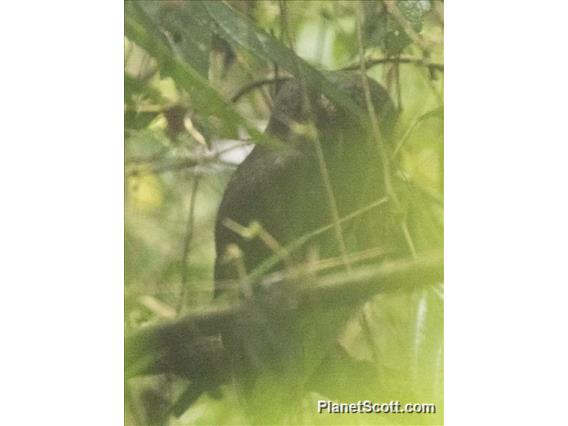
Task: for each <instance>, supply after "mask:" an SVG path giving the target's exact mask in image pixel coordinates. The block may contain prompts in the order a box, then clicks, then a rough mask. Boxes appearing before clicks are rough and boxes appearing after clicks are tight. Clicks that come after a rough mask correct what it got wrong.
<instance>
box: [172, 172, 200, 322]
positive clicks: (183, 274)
mask: <svg viewBox="0 0 568 426" xmlns="http://www.w3.org/2000/svg"><path fill="white" fill-rule="evenodd" d="M198 188H199V175H196V176H195V177H194V178H193V186H192V188H191V197H190V200H189V217H188V218H187V229H186V232H185V237H184V240H183V253H182V257H181V286H180V292H179V296H178V301H177V306H176V313H177V314H178V315H179V314H180V312H181V310H182V309H183V304H184V301H185V295H186V291H187V281H188V274H187V264H188V258H189V245H190V243H191V239H192V237H193V230H194V219H195V199H196V197H197V189H198Z"/></svg>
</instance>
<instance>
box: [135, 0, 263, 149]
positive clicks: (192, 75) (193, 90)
mask: <svg viewBox="0 0 568 426" xmlns="http://www.w3.org/2000/svg"><path fill="white" fill-rule="evenodd" d="M125 11H126V15H125V23H124V29H125V33H126V36H127V37H128V38H129V39H130V40H132V41H133V42H135V43H137V44H138V45H139V46H140V47H142V48H143V49H145V50H146V51H147V52H148V54H150V55H151V56H152V57H154V59H155V60H156V61H157V62H158V64H159V66H160V70H161V72H162V73H163V74H164V75H167V76H169V77H171V78H172V79H173V80H174V81H175V83H176V85H177V86H178V87H179V88H180V89H183V90H185V91H186V92H187V93H188V94H189V95H190V97H191V100H192V102H193V104H194V107H195V109H196V110H198V111H200V112H201V113H203V114H209V115H213V116H216V117H219V118H220V119H221V120H222V123H223V125H224V126H225V128H224V132H223V134H224V135H234V134H235V133H236V125H241V126H243V127H244V128H245V129H246V130H247V132H248V133H249V135H250V136H251V138H252V139H253V140H254V141H255V142H264V143H272V144H274V141H272V140H271V139H269V138H267V137H266V136H264V135H263V134H262V133H261V132H259V131H258V130H257V129H256V128H255V127H253V126H252V125H251V124H249V123H248V122H247V121H246V120H245V119H244V118H243V117H242V116H241V115H240V114H239V113H238V112H237V111H235V109H234V108H233V106H232V105H231V104H230V103H228V102H227V101H226V100H225V99H224V98H223V97H222V96H221V95H220V94H219V93H217V91H216V90H215V89H213V88H212V87H211V86H209V84H208V82H207V80H206V79H205V78H203V77H202V76H201V75H200V74H199V72H198V71H197V70H195V69H194V68H193V67H192V66H191V65H190V64H187V63H184V62H183V61H182V60H180V59H178V58H176V57H175V55H174V54H173V52H172V50H171V49H170V48H169V45H168V42H167V39H165V37H160V36H157V33H160V34H161V32H160V30H159V29H158V28H157V27H156V25H155V24H154V23H153V22H152V20H151V19H150V18H149V17H148V16H147V15H146V14H145V12H144V11H143V10H142V9H141V8H140V7H139V5H138V4H136V3H135V2H127V3H126V5H125ZM162 36H163V34H162Z"/></svg>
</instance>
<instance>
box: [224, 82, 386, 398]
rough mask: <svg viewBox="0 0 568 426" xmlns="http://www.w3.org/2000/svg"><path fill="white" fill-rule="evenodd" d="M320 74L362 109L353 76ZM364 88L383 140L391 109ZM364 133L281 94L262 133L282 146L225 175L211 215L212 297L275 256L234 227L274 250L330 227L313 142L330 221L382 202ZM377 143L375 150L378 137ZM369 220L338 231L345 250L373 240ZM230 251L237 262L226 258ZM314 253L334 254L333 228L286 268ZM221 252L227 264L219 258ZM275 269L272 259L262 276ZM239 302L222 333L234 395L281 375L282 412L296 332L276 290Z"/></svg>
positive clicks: (350, 120) (375, 157) (293, 367)
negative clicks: (238, 313)
mask: <svg viewBox="0 0 568 426" xmlns="http://www.w3.org/2000/svg"><path fill="white" fill-rule="evenodd" d="M326 76H327V77H328V78H329V79H330V80H331V81H332V82H334V83H335V84H336V86H337V87H338V88H339V89H340V90H342V91H343V92H344V93H345V94H346V95H348V96H350V97H351V99H352V100H353V101H354V102H355V103H356V104H357V105H359V106H360V107H361V108H362V109H363V110H366V102H365V93H364V90H363V84H362V80H361V75H360V74H359V73H356V72H334V73H329V74H326ZM369 84H370V87H371V95H372V101H373V105H374V108H375V112H376V113H377V116H378V119H379V122H380V125H381V128H382V130H383V135H384V136H387V137H388V134H389V133H390V130H391V128H392V125H393V122H394V116H395V108H394V106H393V103H392V101H391V100H390V98H389V96H388V94H387V92H386V90H385V89H384V88H383V87H381V86H380V85H379V84H378V83H376V82H374V81H372V80H370V79H369ZM310 124H311V125H312V127H311V130H310V126H309V125H310ZM369 128H370V127H369V126H368V123H366V122H365V120H364V121H363V122H361V121H358V120H357V119H355V118H354V117H353V116H352V115H350V114H348V113H347V112H346V111H344V110H343V109H342V108H341V107H340V106H337V105H334V104H333V103H332V102H331V101H330V100H328V99H327V98H325V97H324V96H323V95H320V94H317V93H314V92H311V91H310V92H309V93H306V94H304V93H303V90H302V85H301V84H300V83H299V82H298V81H297V80H291V81H288V82H286V83H285V84H284V85H283V86H282V87H281V89H280V91H279V93H278V95H277V97H276V99H275V103H274V110H273V113H272V116H271V118H270V121H269V123H268V126H267V128H266V133H267V134H268V135H270V136H273V137H275V138H278V139H280V140H281V141H282V142H283V143H284V145H285V146H284V147H280V148H271V147H266V146H260V145H257V146H255V148H254V149H253V151H252V152H251V154H250V155H249V156H248V157H247V158H246V159H245V161H243V163H242V164H241V165H240V166H239V167H238V168H237V170H236V171H235V173H234V175H233V176H232V178H231V180H230V182H229V184H228V186H227V188H226V190H225V194H224V196H223V200H222V202H221V205H220V207H219V212H218V216H217V222H216V227H215V246H216V251H217V258H216V261H215V290H216V291H215V293H216V295H217V296H219V295H222V294H226V292H229V291H228V290H227V288H228V287H227V283H228V282H230V283H232V285H233V288H234V285H235V282H236V281H238V279H239V278H243V277H242V276H240V275H242V274H243V273H244V274H250V273H251V272H253V271H255V269H256V268H258V267H259V265H261V264H263V262H265V261H266V260H267V259H270V258H273V257H274V255H275V253H274V247H269V244H267V243H266V239H263V238H260V237H259V236H256V237H253V238H243V236H242V235H240V234H239V233H238V232H235V227H234V224H235V223H236V224H239V225H241V226H243V227H247V226H249V225H250V224H251V223H254V222H256V223H258V224H260V225H261V227H262V229H264V230H265V231H266V233H268V234H269V235H270V237H271V238H272V239H273V240H275V241H276V242H277V243H278V244H279V245H280V246H287V245H289V244H290V243H292V242H296V241H298V239H299V238H300V237H302V236H304V235H306V234H308V233H310V232H312V231H314V230H316V229H319V228H321V227H323V226H326V225H329V224H330V223H332V222H333V215H332V205H331V203H330V197H329V195H328V193H327V192H326V184H325V182H324V179H323V172H322V170H321V168H320V161H318V155H317V154H318V150H317V148H316V145H315V142H314V136H315V137H317V139H318V141H319V143H320V146H321V151H322V153H323V156H324V158H325V164H326V167H327V172H328V174H329V180H330V184H331V187H332V190H333V194H334V199H335V202H336V207H337V212H338V214H339V216H340V217H343V216H346V215H348V214H349V213H352V212H354V211H356V210H358V209H360V208H362V207H364V206H366V205H368V204H369V203H371V202H373V201H376V200H378V199H379V198H381V197H382V196H384V190H383V185H382V182H383V180H382V174H381V167H380V164H381V161H380V158H379V154H378V149H377V143H376V142H377V141H376V140H374V138H372V137H371V136H370V131H369ZM381 143H385V138H383V141H382V142H381ZM372 213H373V214H367V215H365V216H364V217H365V220H354V221H351V222H350V223H349V224H346V225H345V226H344V227H343V228H344V229H343V231H344V232H343V234H344V237H345V246H347V250H361V249H363V248H369V247H370V246H373V245H376V243H377V239H380V237H381V233H382V231H381V224H380V222H381V220H380V216H379V215H378V213H377V211H376V210H375V211H373V212H372ZM231 224H232V225H231ZM227 225H229V226H227ZM236 247H238V249H239V251H240V254H241V259H240V260H235V258H234V251H235V248H236ZM314 250H315V251H316V252H317V253H318V254H319V257H320V258H327V257H332V256H338V255H339V254H340V244H339V242H338V239H337V237H336V235H335V234H334V232H333V230H330V231H328V232H326V233H323V234H321V235H320V236H319V237H318V238H317V239H312V240H310V241H309V242H308V243H307V244H305V245H304V246H303V247H301V248H300V249H299V250H297V251H295V252H293V253H292V255H291V259H288V260H287V262H292V263H294V262H302V261H304V260H305V257H306V255H307V254H308V253H309V252H313V251H314ZM231 251H233V256H228V255H227V253H228V252H231ZM284 266H285V265H284V262H283V261H282V260H280V261H279V262H277V263H276V264H275V265H273V266H272V268H271V269H272V270H278V269H281V268H283V267H284ZM243 269H244V270H243ZM239 291H240V294H241V296H242V295H243V294H245V295H246V294H247V292H246V291H243V289H242V288H241V289H240V290H239ZM263 291H264V290H263ZM229 293H231V292H229ZM232 293H233V294H234V293H235V292H232ZM245 299H246V301H245V303H248V305H249V306H248V309H245V314H244V315H243V316H242V317H241V318H240V319H237V320H236V321H235V323H233V324H227V327H226V331H225V332H224V334H223V343H224V345H225V347H226V348H227V350H228V352H229V353H230V356H232V358H233V367H234V368H233V369H234V372H235V374H236V375H237V376H239V377H238V382H239V384H240V387H241V390H243V391H244V393H245V394H247V393H250V392H251V390H252V389H253V387H254V383H255V380H256V377H257V376H258V373H259V372H260V371H264V372H267V371H268V372H277V373H278V374H281V375H282V374H287V375H288V376H287V380H288V384H287V387H288V390H289V392H288V394H287V395H282V398H283V399H282V401H281V402H282V403H284V404H286V400H287V398H291V396H290V395H293V394H296V396H297V386H298V383H300V382H301V380H293V379H291V377H292V376H295V377H298V375H299V374H300V373H299V371H300V370H301V368H302V367H301V366H300V367H298V364H299V363H298V359H299V358H301V357H302V351H303V349H302V347H301V345H299V344H298V341H301V336H299V333H301V332H300V331H299V328H300V327H299V326H298V324H297V322H296V318H294V316H293V315H290V311H289V310H288V305H289V303H288V302H290V301H289V300H287V298H286V288H285V287H281V288H279V289H277V290H272V292H271V293H266V294H265V293H263V292H262V291H259V290H258V289H257V290H255V289H254V282H253V290H252V296H251V295H250V294H248V295H246V297H245Z"/></svg>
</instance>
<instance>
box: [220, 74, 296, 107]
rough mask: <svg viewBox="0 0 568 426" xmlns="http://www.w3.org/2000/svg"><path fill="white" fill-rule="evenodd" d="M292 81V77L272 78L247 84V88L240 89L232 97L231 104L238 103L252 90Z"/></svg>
mask: <svg viewBox="0 0 568 426" xmlns="http://www.w3.org/2000/svg"><path fill="white" fill-rule="evenodd" d="M291 79H292V77H272V78H263V79H261V80H256V81H253V82H251V83H249V84H247V85H246V86H243V87H242V88H240V89H239V91H238V92H237V93H235V94H234V95H233V96H232V97H231V102H233V103H235V102H238V101H239V100H240V99H241V98H242V97H243V96H244V95H246V94H247V93H249V92H250V91H252V90H254V89H256V88H258V87H262V86H265V85H267V84H278V83H283V82H285V81H288V80H291Z"/></svg>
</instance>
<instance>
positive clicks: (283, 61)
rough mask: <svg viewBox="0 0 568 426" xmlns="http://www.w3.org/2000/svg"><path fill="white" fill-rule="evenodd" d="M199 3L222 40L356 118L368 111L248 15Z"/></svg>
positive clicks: (224, 6)
mask: <svg viewBox="0 0 568 426" xmlns="http://www.w3.org/2000/svg"><path fill="white" fill-rule="evenodd" d="M200 4H202V5H203V6H204V7H205V8H206V9H207V11H208V12H209V15H210V16H211V18H212V19H213V20H214V21H215V22H216V23H217V24H218V27H217V31H219V33H220V35H221V36H222V37H224V38H226V39H227V40H229V41H230V42H233V43H235V44H236V45H238V46H240V47H242V48H244V49H246V50H248V51H249V52H250V53H252V54H254V55H255V56H257V57H259V58H261V59H264V60H266V61H268V62H275V63H277V64H278V65H280V66H281V67H282V68H284V69H285V70H286V71H288V72H290V73H291V74H293V75H294V76H296V77H298V78H300V79H303V80H304V81H305V83H306V85H307V86H308V87H310V88H313V89H314V90H317V91H321V92H322V93H323V94H325V95H326V96H328V97H329V98H330V99H331V100H333V101H334V102H335V103H337V104H338V105H341V106H343V107H344V108H346V109H347V110H348V111H350V112H351V113H352V114H353V115H354V116H361V115H362V114H365V111H363V110H362V109H361V108H360V107H359V106H358V105H357V104H356V103H355V102H354V101H353V100H352V99H351V98H350V97H349V96H348V95H346V94H345V93H343V92H342V91H341V90H339V89H337V87H336V85H334V84H333V83H332V82H331V81H330V80H328V79H327V78H326V77H325V75H324V74H323V73H322V72H320V71H318V70H317V69H316V68H314V67H312V66H311V65H310V64H308V63H307V62H306V61H304V60H303V59H302V58H300V57H299V56H298V55H296V54H295V53H294V51H293V50H291V49H289V48H287V47H286V46H284V45H283V44H282V43H281V42H280V41H279V40H277V39H276V38H274V37H272V36H271V35H269V34H268V33H266V32H264V31H262V30H261V29H258V28H256V26H255V24H254V23H253V22H252V21H251V20H250V19H249V18H247V17H246V16H245V15H243V14H242V13H239V12H237V11H236V10H234V9H233V8H231V7H230V6H228V5H227V4H225V3H223V2H208V1H205V2H203V1H200Z"/></svg>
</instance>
